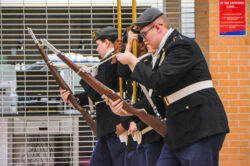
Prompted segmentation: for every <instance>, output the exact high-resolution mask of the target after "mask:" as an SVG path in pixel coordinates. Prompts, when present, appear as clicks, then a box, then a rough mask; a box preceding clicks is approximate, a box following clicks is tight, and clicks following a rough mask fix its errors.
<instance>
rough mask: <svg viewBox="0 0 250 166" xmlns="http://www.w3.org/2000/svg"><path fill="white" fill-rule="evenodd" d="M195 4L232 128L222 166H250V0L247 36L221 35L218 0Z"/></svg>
mask: <svg viewBox="0 0 250 166" xmlns="http://www.w3.org/2000/svg"><path fill="white" fill-rule="evenodd" d="M195 5H196V39H197V41H198V43H199V45H200V46H201V48H202V50H203V53H204V54H205V57H206V59H207V61H208V64H209V67H210V71H211V74H212V78H213V82H214V85H215V88H216V90H217V91H218V93H219V95H220V97H221V99H222V102H223V104H224V107H225V109H226V112H227V116H228V119H229V125H230V130H231V132H230V134H228V135H227V137H226V140H225V142H224V145H223V148H222V150H221V153H220V166H249V165H250V100H249V99H250V93H249V91H250V0H246V5H247V12H246V15H247V35H246V36H219V1H218V0H196V4H195Z"/></svg>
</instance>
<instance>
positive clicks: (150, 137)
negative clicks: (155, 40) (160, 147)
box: [118, 55, 165, 144]
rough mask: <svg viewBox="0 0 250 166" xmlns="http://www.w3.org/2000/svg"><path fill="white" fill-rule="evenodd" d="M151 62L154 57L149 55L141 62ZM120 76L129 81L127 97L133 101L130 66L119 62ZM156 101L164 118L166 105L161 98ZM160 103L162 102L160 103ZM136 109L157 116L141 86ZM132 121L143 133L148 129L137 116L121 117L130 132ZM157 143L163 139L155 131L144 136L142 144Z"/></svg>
mask: <svg viewBox="0 0 250 166" xmlns="http://www.w3.org/2000/svg"><path fill="white" fill-rule="evenodd" d="M151 60H152V56H151V55H148V56H146V57H144V58H142V59H141V62H142V63H144V64H145V65H149V66H151ZM118 75H120V76H121V77H122V78H124V79H125V80H127V82H128V83H126V84H125V87H124V88H125V89H126V90H127V91H126V97H127V98H129V99H131V96H132V81H131V78H130V75H131V70H130V69H129V67H128V65H123V64H121V63H119V62H118ZM152 100H153V101H154V104H155V105H156V107H157V108H158V110H160V111H159V112H160V113H161V115H162V116H165V115H164V103H163V101H162V100H159V97H157V96H154V97H153V98H152ZM159 101H160V102H159ZM133 107H135V108H141V109H145V110H146V111H147V112H148V113H150V114H152V115H155V113H154V110H153V108H152V106H151V105H150V103H149V102H148V100H147V98H146V97H145V95H144V93H143V92H142V90H141V88H140V86H139V85H138V86H137V102H136V103H135V104H134V105H133ZM131 121H134V122H135V123H136V126H137V128H138V130H140V131H142V130H143V129H145V128H146V127H148V125H147V124H145V123H144V122H142V121H141V120H140V119H139V118H138V117H136V116H131V117H121V124H122V126H123V127H124V128H125V129H126V130H128V129H129V124H130V122H131ZM157 141H162V137H161V136H160V135H159V134H158V133H156V132H155V131H154V130H151V131H149V132H147V133H145V134H143V136H142V144H145V143H147V144H149V143H153V142H157Z"/></svg>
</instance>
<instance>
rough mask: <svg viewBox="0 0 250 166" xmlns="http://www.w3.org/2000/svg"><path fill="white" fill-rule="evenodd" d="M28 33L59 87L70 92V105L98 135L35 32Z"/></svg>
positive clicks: (93, 122) (29, 30) (85, 111)
mask: <svg viewBox="0 0 250 166" xmlns="http://www.w3.org/2000/svg"><path fill="white" fill-rule="evenodd" d="M28 32H29V34H30V35H31V37H32V38H33V40H34V42H35V44H36V47H37V49H38V50H39V52H40V54H41V55H42V57H43V59H44V61H45V63H46V64H47V66H48V68H49V70H50V71H51V73H52V74H53V76H54V78H55V80H56V83H57V84H58V85H59V87H60V88H62V89H66V90H67V91H70V95H69V97H68V100H69V101H70V103H71V104H72V106H73V107H74V108H75V109H77V110H78V111H79V112H81V114H82V115H83V117H84V119H85V120H86V122H87V124H88V125H89V126H90V128H91V130H92V131H93V133H94V134H95V135H96V122H95V121H94V120H93V119H92V118H91V116H90V115H89V114H88V112H87V110H86V109H85V108H83V107H81V106H80V105H79V104H78V102H77V101H76V99H75V96H74V95H73V93H72V91H71V89H70V88H69V87H68V85H67V84H66V83H65V81H64V80H63V79H62V77H61V75H60V74H59V73H58V72H57V70H56V69H55V67H54V66H53V63H52V62H51V61H50V59H49V58H48V56H47V55H46V54H45V52H44V50H43V49H42V48H41V45H40V43H39V42H38V40H37V38H36V36H35V35H34V33H33V31H32V30H31V29H30V28H28Z"/></svg>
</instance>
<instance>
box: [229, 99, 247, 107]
mask: <svg viewBox="0 0 250 166" xmlns="http://www.w3.org/2000/svg"><path fill="white" fill-rule="evenodd" d="M248 103H249V102H248V100H232V101H230V106H248V105H249V104H248Z"/></svg>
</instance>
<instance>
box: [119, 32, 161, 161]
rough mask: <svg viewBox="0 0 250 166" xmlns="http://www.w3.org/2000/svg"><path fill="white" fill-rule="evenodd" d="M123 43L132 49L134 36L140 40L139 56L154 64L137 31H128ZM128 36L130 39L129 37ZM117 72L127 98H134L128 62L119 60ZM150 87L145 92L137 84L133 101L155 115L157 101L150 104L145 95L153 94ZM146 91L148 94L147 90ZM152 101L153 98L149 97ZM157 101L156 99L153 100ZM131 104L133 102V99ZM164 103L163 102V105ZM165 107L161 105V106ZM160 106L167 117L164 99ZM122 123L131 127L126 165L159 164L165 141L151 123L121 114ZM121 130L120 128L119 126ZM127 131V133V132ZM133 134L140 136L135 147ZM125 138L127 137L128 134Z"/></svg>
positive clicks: (136, 136) (135, 104)
mask: <svg viewBox="0 0 250 166" xmlns="http://www.w3.org/2000/svg"><path fill="white" fill-rule="evenodd" d="M124 39H125V40H124V43H127V45H126V50H127V51H131V49H132V41H133V39H136V40H137V54H138V56H139V57H140V60H141V61H142V62H143V63H144V64H146V65H149V66H150V65H151V59H152V55H151V54H149V53H147V49H146V45H145V44H144V42H143V38H142V37H141V36H140V35H139V36H138V34H135V33H133V32H131V31H129V32H128V37H127V35H124ZM126 39H127V41H126ZM118 74H119V75H120V76H121V77H122V78H123V80H126V84H125V87H127V88H126V89H127V90H126V98H127V99H131V101H132V100H133V99H132V93H127V92H131V91H132V81H131V78H130V74H131V71H130V69H129V67H128V65H122V64H120V63H118ZM146 91H147V89H146V88H144V92H143V91H142V90H141V87H140V86H139V84H137V88H136V94H137V96H136V99H137V102H136V103H134V104H133V106H134V107H135V108H142V109H145V110H146V111H147V112H149V113H150V114H153V115H155V114H156V113H157V114H158V111H157V110H155V111H156V113H155V112H154V110H153V107H155V105H154V103H153V102H152V103H151V104H152V105H150V103H149V101H148V100H147V98H146V97H145V95H148V97H149V98H150V97H151V96H150V94H148V92H146ZM144 93H146V94H144ZM150 100H151V101H152V99H150ZM154 101H155V100H154ZM131 104H132V102H131ZM160 104H161V105H160ZM161 107H162V108H161ZM157 108H158V109H161V110H159V112H160V111H161V112H160V113H161V114H162V116H163V117H164V103H163V101H162V102H161V103H157ZM121 119H122V121H121V124H122V125H121V126H120V128H121V127H122V128H125V129H126V130H128V134H129V135H128V138H127V139H128V145H127V151H126V152H125V160H124V162H125V163H124V165H125V166H154V165H156V162H157V160H158V158H159V155H160V152H161V149H162V145H163V139H162V137H161V136H160V135H159V134H158V133H156V132H155V131H154V130H153V129H152V128H151V127H149V126H148V125H146V124H145V123H143V122H142V121H141V120H140V119H139V118H137V117H136V116H133V117H122V118H121ZM120 130H121V129H120ZM126 134H127V133H125V136H127V135H126ZM131 135H132V136H133V139H135V140H136V138H137V142H138V145H137V148H136V149H135V147H134V148H133V147H132V146H133V145H136V144H134V142H133V141H131V139H132V138H131ZM125 139H126V138H125Z"/></svg>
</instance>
